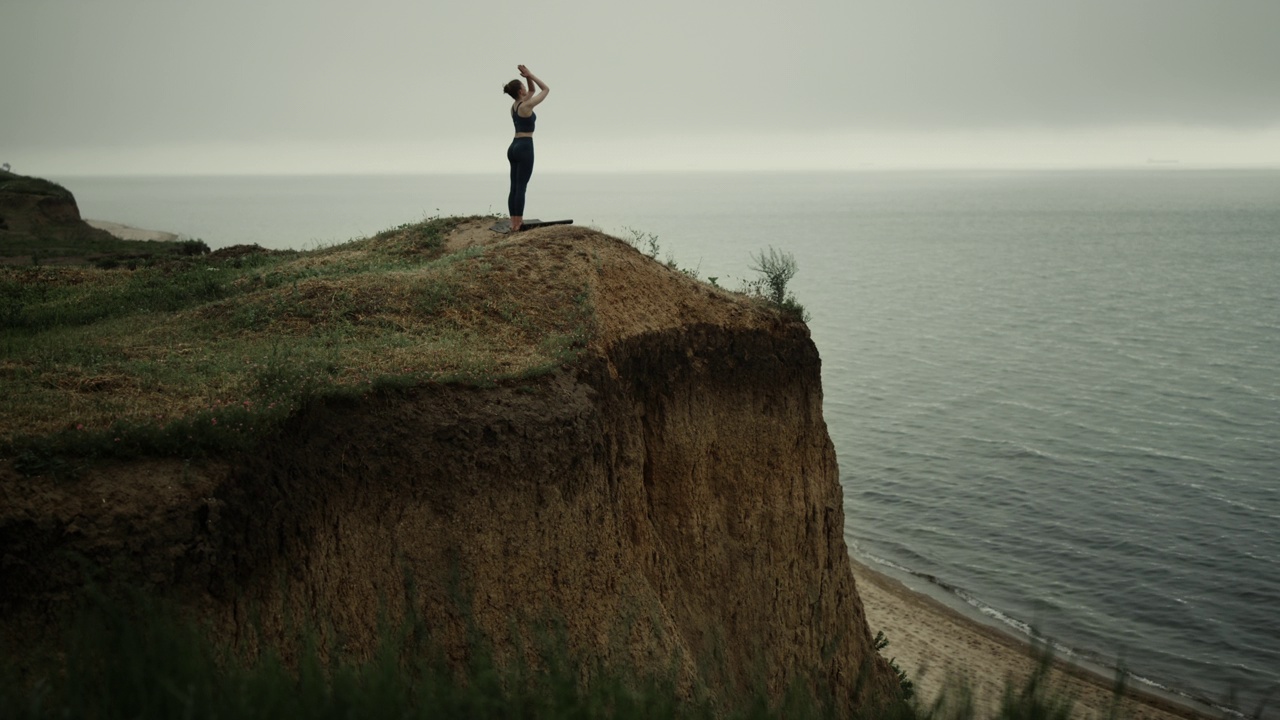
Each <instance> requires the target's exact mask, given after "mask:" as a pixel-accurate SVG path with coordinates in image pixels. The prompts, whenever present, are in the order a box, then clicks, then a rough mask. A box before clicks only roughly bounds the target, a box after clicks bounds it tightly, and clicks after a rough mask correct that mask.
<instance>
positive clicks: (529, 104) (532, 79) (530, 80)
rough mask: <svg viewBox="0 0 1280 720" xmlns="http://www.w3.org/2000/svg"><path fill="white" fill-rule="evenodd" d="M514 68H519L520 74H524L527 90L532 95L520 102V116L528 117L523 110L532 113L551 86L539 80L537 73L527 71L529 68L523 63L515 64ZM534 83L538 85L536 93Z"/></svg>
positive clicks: (544, 98) (545, 96)
mask: <svg viewBox="0 0 1280 720" xmlns="http://www.w3.org/2000/svg"><path fill="white" fill-rule="evenodd" d="M516 68H517V69H519V70H520V74H521V75H523V76H524V80H525V82H526V83H527V84H528V86H529V92H530V94H531V95H532V97H530V98H529V99H528V100H525V101H524V102H522V103H520V110H519V112H520V114H521V116H522V117H529V116H528V115H525V114H524V112H525V111H526V110H527V111H528V112H530V113H532V112H533V108H534V107H536V106H537V105H538V103H540V102H542V101H543V100H546V99H547V93H549V92H551V88H549V87H547V84H546V83H544V82H542V81H541V80H539V79H538V76H537V75H534V74H533V73H531V72H529V68H527V67H525V66H523V65H517V66H516ZM534 85H537V86H538V92H537V93H534V92H533V86H534Z"/></svg>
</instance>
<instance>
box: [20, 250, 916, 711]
mask: <svg viewBox="0 0 1280 720" xmlns="http://www.w3.org/2000/svg"><path fill="white" fill-rule="evenodd" d="M538 232H543V231H535V232H531V233H528V234H527V236H528V238H527V243H526V244H525V245H524V246H522V247H521V248H519V249H518V250H516V251H513V252H517V253H535V254H536V253H552V254H556V253H561V254H563V256H564V257H565V258H566V262H565V266H566V267H569V268H570V269H572V266H573V265H574V262H575V261H574V260H573V258H574V257H578V256H580V255H583V248H584V246H585V247H588V248H594V249H592V250H591V252H590V253H587V254H586V255H583V256H584V257H589V260H588V261H585V264H586V267H589V268H594V269H592V270H590V273H591V274H592V277H591V280H590V282H589V283H588V285H589V287H590V291H591V294H592V301H593V303H594V305H595V307H596V309H597V321H598V327H597V328H596V337H595V339H594V341H593V342H592V344H591V346H590V347H589V348H588V349H587V351H586V352H584V353H583V355H582V356H581V357H580V358H579V360H578V361H577V362H576V363H575V364H573V365H572V366H570V367H567V368H564V369H562V370H561V371H558V372H556V373H553V374H551V375H548V376H543V377H541V378H537V379H534V380H529V381H524V382H516V383H511V384H506V385H502V386H498V387H492V388H466V387H457V386H427V387H422V388H420V389H418V390H415V391H413V392H410V393H407V394H396V395H388V396H380V397H372V398H367V399H365V400H361V401H358V402H354V401H352V402H330V403H327V404H323V405H318V406H315V407H313V408H311V409H310V410H308V411H307V412H305V413H304V414H303V415H301V416H300V417H298V418H296V419H295V420H294V421H293V422H292V423H291V425H290V426H289V427H288V428H287V429H286V431H285V432H284V434H283V436H282V437H280V438H278V439H276V440H275V441H273V442H272V443H271V444H270V445H269V446H267V447H265V448H264V449H263V451H262V452H261V453H259V454H256V455H255V456H253V457H249V458H236V459H234V460H231V461H228V462H225V463H212V462H209V463H204V464H196V465H186V464H183V463H180V462H176V461H175V462H166V461H154V462H151V463H147V464H145V465H135V466H125V467H110V468H100V469H99V470H96V471H95V472H94V474H93V476H92V477H89V478H86V479H84V480H82V481H79V482H77V483H72V484H51V483H49V482H48V480H47V479H42V478H23V477H18V476H17V475H16V474H14V473H13V472H12V470H11V469H10V468H8V467H7V466H6V467H4V468H2V469H0V474H3V475H4V476H3V477H0V543H2V544H3V547H4V548H5V554H4V559H3V564H0V588H3V589H0V610H4V611H5V617H7V618H8V619H7V620H6V621H5V622H4V623H3V628H4V632H5V637H6V639H7V641H8V642H9V643H11V644H13V643H25V642H30V641H31V639H32V635H33V633H35V632H37V631H36V630H33V628H36V629H38V628H41V627H42V626H43V623H42V618H43V617H46V615H47V613H46V609H47V608H50V607H54V606H56V604H57V600H58V599H59V598H62V597H65V595H66V593H67V592H68V590H69V588H70V587H71V586H72V585H73V584H74V577H75V574H76V569H75V568H76V567H78V566H76V565H73V564H70V563H69V562H68V561H65V560H63V559H62V558H63V557H64V553H65V551H67V550H74V551H75V552H76V553H78V554H80V555H82V556H84V557H87V558H89V559H90V560H91V564H92V565H94V566H96V567H99V568H110V570H109V571H107V572H109V573H110V574H113V575H114V576H117V577H140V578H143V579H146V580H148V581H150V582H152V583H154V584H156V585H157V586H160V587H167V588H170V589H172V591H173V592H174V593H175V594H177V595H178V596H180V597H182V598H183V599H184V601H185V602H186V603H188V604H190V605H191V606H192V607H196V608H199V609H200V611H201V612H202V614H203V615H205V616H206V617H208V618H210V619H212V620H213V621H214V622H215V624H216V625H218V626H220V627H221V628H222V629H223V631H224V632H225V633H226V636H227V637H232V638H237V639H238V641H239V642H241V643H251V642H252V639H251V638H252V636H253V627H252V625H253V624H254V622H255V620H254V619H255V618H256V619H257V621H258V622H261V623H263V627H264V628H265V629H266V630H267V633H268V636H270V635H272V634H283V633H284V628H285V627H286V626H288V625H290V624H291V623H296V622H297V621H298V620H299V619H302V618H323V619H325V620H326V621H327V622H330V623H332V625H331V627H332V628H333V630H334V632H335V633H336V634H337V636H340V637H341V638H343V642H344V644H345V645H346V647H347V648H348V649H350V650H354V651H366V650H368V649H370V648H371V647H372V646H373V644H374V642H375V641H376V637H377V629H378V618H379V609H380V608H383V607H387V608H390V609H391V611H392V613H393V614H396V613H399V612H402V611H403V609H404V603H412V604H413V606H414V607H415V609H416V610H417V612H418V613H419V614H420V615H421V616H422V617H423V618H424V619H425V620H426V622H427V623H428V625H430V626H431V627H432V629H433V631H434V633H435V636H436V638H437V640H439V641H440V642H441V643H442V644H443V645H444V646H445V648H446V650H447V652H448V653H449V655H450V656H451V657H454V658H457V659H459V660H461V659H462V658H464V657H465V656H466V653H467V651H468V650H467V644H466V632H465V631H466V626H467V622H468V618H470V619H471V620H472V621H474V622H475V623H476V625H477V626H478V627H480V628H481V629H483V630H484V631H485V632H486V634H487V635H489V636H490V637H491V638H492V639H493V642H494V645H495V647H496V649H497V651H498V653H499V654H500V655H501V654H503V653H505V652H508V651H510V650H511V648H512V647H514V646H515V643H514V641H513V637H512V635H513V633H514V634H517V635H518V634H522V633H525V632H526V631H527V629H528V627H531V626H532V627H536V626H538V625H539V624H545V621H546V619H547V618H555V619H556V620H559V621H562V622H563V623H564V624H565V628H566V633H567V636H568V639H569V642H570V645H571V647H573V648H574V649H575V650H576V651H577V652H579V653H581V654H584V655H586V656H589V657H596V658H600V659H602V660H604V661H605V662H608V663H616V664H619V665H622V666H626V667H640V668H649V669H654V670H660V669H665V668H667V667H669V665H670V662H671V660H672V658H673V657H681V658H683V661H682V664H681V665H680V668H681V674H682V678H683V680H684V681H685V685H686V687H689V686H693V685H701V686H703V687H705V688H706V689H708V690H709V691H710V692H712V693H713V694H715V695H716V696H718V697H722V698H732V697H735V696H737V695H738V694H739V693H740V692H741V691H752V690H755V689H756V688H758V687H760V686H761V684H763V685H764V686H765V687H767V688H768V689H769V690H770V691H771V692H772V693H773V694H774V695H778V694H780V693H781V692H783V691H784V690H785V689H786V688H787V687H788V685H789V684H790V683H792V682H793V681H794V680H797V679H800V678H804V679H807V681H810V682H820V683H822V684H825V685H826V686H828V687H829V688H831V689H832V691H833V692H834V694H835V695H836V696H837V697H839V698H842V699H843V700H842V702H849V703H857V702H863V701H869V700H874V699H883V698H885V697H888V696H889V695H890V694H891V693H892V692H893V688H894V687H895V679H894V677H893V675H892V673H891V672H890V671H889V669H888V667H887V666H886V665H885V664H884V662H883V661H882V660H880V659H879V658H878V657H877V656H876V655H875V652H874V650H873V649H872V646H871V639H870V637H869V635H868V631H867V626H866V623H865V620H864V616H863V612H862V607H861V604H860V602H859V600H858V596H857V591H856V588H855V586H854V580H853V576H852V573H851V571H850V567H849V560H848V556H847V554H846V548H845V545H844V541H843V511H842V505H841V492H840V487H839V484H838V478H837V469H836V459H835V454H834V450H833V448H832V445H831V442H830V440H829V438H828V436H827V432H826V427H825V424H824V422H823V419H822V390H821V385H820V362H819V358H818V354H817V351H816V348H815V347H814V345H813V343H812V342H811V341H810V340H809V337H808V332H807V329H806V328H805V327H804V326H803V325H802V324H799V323H796V322H789V321H785V320H783V319H782V318H779V317H778V316H776V315H774V314H772V313H770V312H767V311H763V310H761V309H759V308H755V307H753V306H752V305H750V303H746V302H744V301H742V300H741V299H739V298H735V297H733V296H730V295H728V294H726V293H722V292H720V291H718V290H713V289H710V288H707V287H706V286H703V285H700V284H697V283H694V282H693V281H691V280H689V279H688V278H685V277H683V276H681V275H680V274H679V273H673V272H671V271H668V270H666V269H665V268H662V267H661V266H660V265H658V264H657V263H653V262H651V261H649V260H647V259H646V258H643V257H642V256H640V255H639V254H638V253H635V252H634V251H633V250H630V248H625V247H619V246H620V244H618V243H616V241H607V242H606V241H603V240H600V239H599V238H600V237H602V236H599V235H598V234H595V233H589V232H588V231H581V230H571V231H555V232H547V233H545V234H543V235H538V234H536V233H538ZM561 269H562V270H563V269H564V268H561ZM99 501H101V502H99ZM406 577H411V578H412V582H411V583H406ZM860 675H861V677H860ZM856 688H861V690H860V693H861V697H854V696H855V689H856Z"/></svg>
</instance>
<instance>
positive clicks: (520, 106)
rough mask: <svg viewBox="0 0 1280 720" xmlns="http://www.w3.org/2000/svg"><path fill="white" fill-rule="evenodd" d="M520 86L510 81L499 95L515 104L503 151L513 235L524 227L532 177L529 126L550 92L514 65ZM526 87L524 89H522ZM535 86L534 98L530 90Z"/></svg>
mask: <svg viewBox="0 0 1280 720" xmlns="http://www.w3.org/2000/svg"><path fill="white" fill-rule="evenodd" d="M516 68H517V69H518V70H520V76H521V77H523V78H524V80H525V81H524V83H521V82H520V81H519V80H512V81H511V82H509V83H507V84H506V85H505V86H504V87H503V88H502V91H503V92H505V93H506V94H508V95H510V96H511V99H512V100H514V101H515V102H514V103H513V104H512V105H511V121H512V122H513V123H515V126H516V136H515V139H514V140H512V141H511V147H508V148H507V162H509V163H511V192H510V193H508V194H507V212H508V213H510V214H511V232H516V231H517V230H519V229H520V227H521V225H523V224H524V193H525V190H526V189H527V188H528V187H529V178H530V177H532V176H533V125H534V123H535V122H537V120H538V116H537V115H535V114H534V113H533V109H534V108H535V107H537V105H538V104H539V103H541V102H542V101H543V100H546V99H547V93H548V92H550V91H551V88H548V87H547V84H546V83H544V82H542V81H541V80H539V79H538V78H537V76H536V75H534V74H533V73H531V72H529V68H527V67H525V66H523V65H517V66H516ZM526 85H527V86H528V87H526ZM534 85H537V86H538V92H537V93H536V94H535V93H534V91H533V86H534Z"/></svg>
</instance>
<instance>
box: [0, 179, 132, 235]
mask: <svg viewBox="0 0 1280 720" xmlns="http://www.w3.org/2000/svg"><path fill="white" fill-rule="evenodd" d="M110 238H111V235H110V234H108V233H106V232H104V231H102V230H98V229H96V228H93V227H90V226H89V224H88V223H86V222H84V221H83V220H82V219H81V218H80V208H79V206H77V205H76V199H75V197H74V196H73V195H72V194H71V192H70V191H68V190H67V189H66V188H64V187H62V186H61V185H58V184H56V183H52V182H49V181H48V180H42V179H40V178H32V177H25V176H23V175H16V174H14V173H11V172H6V171H0V244H7V243H14V242H20V241H35V240H39V241H42V242H44V243H49V244H54V243H58V242H62V241H66V240H76V241H83V240H92V239H97V240H110Z"/></svg>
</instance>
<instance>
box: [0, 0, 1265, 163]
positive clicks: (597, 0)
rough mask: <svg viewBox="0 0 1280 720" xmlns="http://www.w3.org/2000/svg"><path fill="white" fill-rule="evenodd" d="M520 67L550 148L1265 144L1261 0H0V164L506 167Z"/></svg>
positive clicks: (574, 157)
mask: <svg viewBox="0 0 1280 720" xmlns="http://www.w3.org/2000/svg"><path fill="white" fill-rule="evenodd" d="M521 62H523V63H525V64H527V65H529V67H530V68H531V69H533V70H534V71H535V72H536V73H538V74H539V75H540V76H541V77H542V78H543V79H544V80H546V81H547V83H548V84H550V85H551V86H552V89H553V90H552V94H551V97H550V98H549V99H548V100H547V101H546V103H545V104H544V105H543V106H542V107H540V108H539V116H540V118H541V122H540V125H539V132H538V141H539V167H540V168H543V169H544V170H556V169H565V170H573V169H588V170H629V169H663V168H666V167H670V168H697V167H707V168H732V169H736V168H749V167H861V166H866V165H877V166H881V165H929V164H931V163H932V164H941V165H948V164H983V162H984V161H986V162H990V163H991V164H1037V163H1045V164H1072V163H1073V162H1076V163H1084V164H1090V163H1102V164H1107V163H1126V162H1129V163H1141V162H1144V161H1145V160H1146V159H1148V158H1151V157H1159V158H1161V159H1182V160H1185V161H1187V162H1191V163H1225V164H1273V165H1274V164H1280V2H1277V0H1057V1H1050V0H794V1H793V2H782V0H773V1H772V2H761V1H759V0H737V1H735V2H725V1H723V0H704V1H703V2H697V1H696V0H683V1H677V0H645V2H627V3H615V2H607V1H605V0H546V1H544V2H534V3H529V2H512V1H506V0H475V1H474V2H470V3H468V2H462V1H461V0H459V1H458V2H443V1H441V0H435V1H432V0H370V1H368V2H362V3H356V2H351V1H350V0H345V1H343V2H333V1H331V0H254V1H253V2H246V1H244V0H218V1H217V2H212V1H206V2H194V1H187V2H179V1H177V0H0V160H8V161H10V162H12V163H13V164H14V168H15V170H27V171H31V172H38V171H40V170H41V168H42V167H48V168H50V170H48V171H46V172H49V173H50V174H53V173H55V172H56V173H63V174H66V173H74V172H114V171H119V172H237V171H246V172H255V171H275V172H280V171H298V172H315V171H325V170H328V171H342V170H357V171H358V170H365V171H407V172H415V171H416V172H433V171H442V172H458V171H478V172H488V171H493V172H502V171H504V169H505V159H504V158H503V152H504V151H505V144H506V138H507V137H508V136H509V135H510V130H511V128H510V120H509V118H508V117H507V107H508V103H507V101H506V100H505V98H504V96H502V95H501V94H500V92H501V90H500V89H501V86H502V84H503V83H504V82H505V81H506V80H509V79H511V78H512V77H514V76H515V65H516V64H517V63H521ZM495 148H496V150H495ZM544 148H545V149H544Z"/></svg>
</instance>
